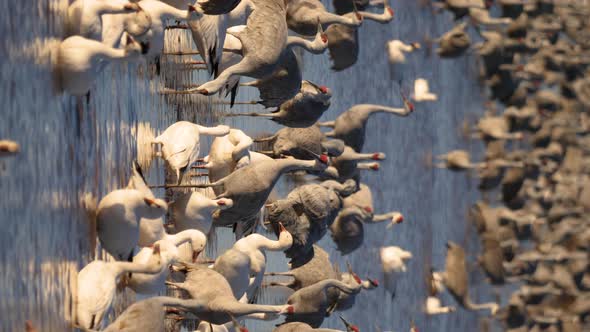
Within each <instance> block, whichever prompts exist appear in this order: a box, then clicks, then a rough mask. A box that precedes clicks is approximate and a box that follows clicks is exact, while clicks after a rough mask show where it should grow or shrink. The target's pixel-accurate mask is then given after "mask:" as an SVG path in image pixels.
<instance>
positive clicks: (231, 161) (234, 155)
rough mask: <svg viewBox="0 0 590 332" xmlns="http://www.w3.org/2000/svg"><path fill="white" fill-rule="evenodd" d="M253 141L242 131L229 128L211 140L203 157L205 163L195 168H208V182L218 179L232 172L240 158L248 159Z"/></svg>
mask: <svg viewBox="0 0 590 332" xmlns="http://www.w3.org/2000/svg"><path fill="white" fill-rule="evenodd" d="M253 143H254V141H253V140H252V138H251V137H250V136H248V135H246V134H245V133H244V132H243V131H241V130H239V129H230V131H229V134H227V135H225V136H220V137H216V138H215V139H214V140H213V142H212V143H211V148H210V151H209V155H207V156H206V157H205V158H203V161H205V165H202V166H197V168H204V169H207V170H208V172H209V173H208V174H209V182H215V181H217V180H220V179H222V178H224V177H226V176H228V175H229V173H231V172H233V171H234V170H235V169H236V166H237V165H238V163H239V162H240V160H241V159H242V158H244V159H245V161H246V160H248V161H249V160H250V150H249V149H250V147H251V146H252V144H253ZM245 161H244V162H245Z"/></svg>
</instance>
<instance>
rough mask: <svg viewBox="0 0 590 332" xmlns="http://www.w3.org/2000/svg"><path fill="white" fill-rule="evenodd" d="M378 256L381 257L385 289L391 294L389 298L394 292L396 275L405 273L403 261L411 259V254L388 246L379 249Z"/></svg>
mask: <svg viewBox="0 0 590 332" xmlns="http://www.w3.org/2000/svg"><path fill="white" fill-rule="evenodd" d="M379 256H380V257H381V266H382V268H383V274H384V280H385V282H384V284H385V289H387V290H388V291H389V292H391V296H392V297H393V296H395V291H396V284H397V282H396V281H397V280H396V279H397V274H398V273H401V272H406V264H405V261H406V260H409V259H410V258H412V253H411V252H409V251H405V250H403V249H402V248H400V247H396V246H389V247H381V249H379Z"/></svg>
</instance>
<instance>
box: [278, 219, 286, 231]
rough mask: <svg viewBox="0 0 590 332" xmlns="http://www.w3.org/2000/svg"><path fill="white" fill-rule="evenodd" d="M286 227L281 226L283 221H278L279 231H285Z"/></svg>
mask: <svg viewBox="0 0 590 332" xmlns="http://www.w3.org/2000/svg"><path fill="white" fill-rule="evenodd" d="M286 231H287V229H286V228H285V226H283V223H281V222H279V233H282V232H286Z"/></svg>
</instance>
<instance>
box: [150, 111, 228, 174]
mask: <svg viewBox="0 0 590 332" xmlns="http://www.w3.org/2000/svg"><path fill="white" fill-rule="evenodd" d="M229 130H230V128H229V127H228V126H222V125H220V126H217V127H203V126H199V125H198V124H194V123H191V122H188V121H178V122H176V123H174V124H172V125H171V126H170V127H168V128H167V129H166V130H165V131H164V132H163V133H162V134H161V135H160V136H158V137H156V139H155V140H154V141H153V143H154V144H160V145H161V147H162V157H163V158H164V160H166V162H167V163H168V165H169V166H170V168H172V169H173V170H174V171H176V176H177V178H178V183H180V181H181V180H182V175H184V174H185V173H186V172H187V171H188V170H189V169H190V166H191V165H192V164H193V163H194V162H195V161H197V159H198V158H199V152H200V148H201V147H200V144H199V143H200V135H201V134H203V135H211V136H223V135H227V134H228V133H229ZM181 172H182V175H181Z"/></svg>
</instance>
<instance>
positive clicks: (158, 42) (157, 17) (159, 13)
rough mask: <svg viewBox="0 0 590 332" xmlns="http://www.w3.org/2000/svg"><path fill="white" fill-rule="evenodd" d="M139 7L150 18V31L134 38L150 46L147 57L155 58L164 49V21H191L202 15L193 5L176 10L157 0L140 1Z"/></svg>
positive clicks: (198, 7)
mask: <svg viewBox="0 0 590 332" xmlns="http://www.w3.org/2000/svg"><path fill="white" fill-rule="evenodd" d="M139 6H140V7H141V9H142V10H143V11H145V12H146V13H147V14H148V15H149V16H150V18H151V25H150V31H149V32H148V33H146V34H144V35H142V36H136V38H137V39H138V40H140V41H142V42H147V43H149V45H150V48H149V51H148V56H157V55H160V53H162V50H163V48H164V30H165V25H164V22H166V20H183V21H184V20H187V21H188V20H193V19H198V18H199V17H201V16H202V15H203V10H202V9H201V7H200V6H199V5H198V3H195V5H194V6H193V5H188V7H187V9H185V10H182V9H177V8H174V7H172V6H170V5H168V4H165V3H163V2H161V1H158V0H142V1H140V2H139Z"/></svg>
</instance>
